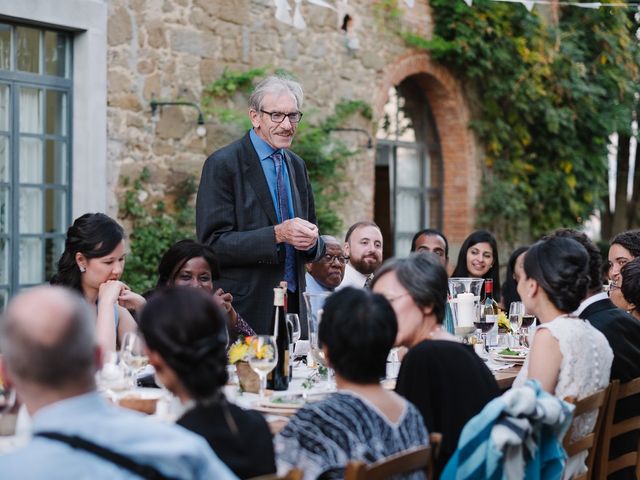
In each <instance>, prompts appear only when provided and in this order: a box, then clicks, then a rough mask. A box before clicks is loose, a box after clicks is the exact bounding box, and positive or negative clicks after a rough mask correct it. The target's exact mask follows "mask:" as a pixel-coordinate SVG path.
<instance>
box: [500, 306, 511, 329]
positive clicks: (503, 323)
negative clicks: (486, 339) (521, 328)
mask: <svg viewBox="0 0 640 480" xmlns="http://www.w3.org/2000/svg"><path fill="white" fill-rule="evenodd" d="M498 333H511V324H510V323H509V319H508V318H507V315H506V314H505V313H504V312H503V311H502V310H500V313H499V314H498Z"/></svg>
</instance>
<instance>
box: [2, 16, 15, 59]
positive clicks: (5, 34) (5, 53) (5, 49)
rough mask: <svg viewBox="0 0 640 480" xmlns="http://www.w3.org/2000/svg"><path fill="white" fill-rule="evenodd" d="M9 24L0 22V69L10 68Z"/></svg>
mask: <svg viewBox="0 0 640 480" xmlns="http://www.w3.org/2000/svg"><path fill="white" fill-rule="evenodd" d="M11 47H12V45H11V25H9V24H7V23H0V70H11V51H12V50H13V49H12V48H11Z"/></svg>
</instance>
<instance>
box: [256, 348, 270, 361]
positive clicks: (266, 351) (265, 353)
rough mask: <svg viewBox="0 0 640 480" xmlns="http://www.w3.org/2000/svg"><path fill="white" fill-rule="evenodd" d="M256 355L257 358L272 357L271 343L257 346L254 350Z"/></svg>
mask: <svg viewBox="0 0 640 480" xmlns="http://www.w3.org/2000/svg"><path fill="white" fill-rule="evenodd" d="M256 357H257V358H259V359H263V358H264V359H267V360H269V359H270V358H273V351H272V349H271V345H262V346H261V347H259V348H258V350H257V352H256Z"/></svg>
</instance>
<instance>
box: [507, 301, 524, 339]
mask: <svg viewBox="0 0 640 480" xmlns="http://www.w3.org/2000/svg"><path fill="white" fill-rule="evenodd" d="M523 316H524V304H523V303H522V302H511V305H509V324H510V325H511V331H512V332H513V336H514V337H515V338H516V339H518V338H519V335H518V334H519V331H520V327H522V317H523Z"/></svg>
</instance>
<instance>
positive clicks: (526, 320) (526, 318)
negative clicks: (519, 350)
mask: <svg viewBox="0 0 640 480" xmlns="http://www.w3.org/2000/svg"><path fill="white" fill-rule="evenodd" d="M535 321H536V317H535V315H527V314H526V313H525V314H524V315H523V316H522V326H521V329H522V338H521V342H522V344H523V345H524V346H525V347H528V346H529V328H530V327H531V326H532V325H533V323H534V322H535Z"/></svg>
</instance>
